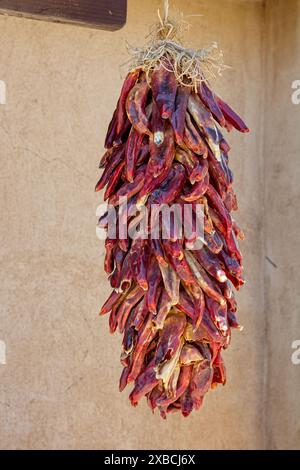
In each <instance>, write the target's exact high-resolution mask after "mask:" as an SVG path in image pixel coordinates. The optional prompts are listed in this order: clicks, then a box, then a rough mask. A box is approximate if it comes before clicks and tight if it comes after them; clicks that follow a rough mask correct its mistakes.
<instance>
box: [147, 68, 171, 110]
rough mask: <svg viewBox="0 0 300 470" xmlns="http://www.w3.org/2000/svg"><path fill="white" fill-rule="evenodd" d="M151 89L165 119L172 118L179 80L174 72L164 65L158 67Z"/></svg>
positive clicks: (152, 78) (154, 73) (153, 76)
mask: <svg viewBox="0 0 300 470" xmlns="http://www.w3.org/2000/svg"><path fill="white" fill-rule="evenodd" d="M151 89H152V94H153V99H154V101H155V103H156V104H157V106H158V109H159V111H160V114H161V117H162V118H163V119H171V117H172V114H173V112H174V109H175V98H176V92H177V82H176V78H175V75H174V73H173V72H169V71H168V70H167V69H166V68H165V66H164V65H160V67H157V68H156V69H155V70H154V72H153V73H152V77H151Z"/></svg>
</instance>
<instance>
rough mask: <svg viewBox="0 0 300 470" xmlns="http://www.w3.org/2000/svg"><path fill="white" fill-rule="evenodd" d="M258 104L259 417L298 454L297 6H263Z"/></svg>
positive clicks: (277, 442)
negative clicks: (261, 177)
mask: <svg viewBox="0 0 300 470" xmlns="http://www.w3.org/2000/svg"><path fill="white" fill-rule="evenodd" d="M266 14H267V25H268V29H267V37H266V46H267V47H266V64H267V75H266V86H265V90H266V104H265V121H266V126H265V147H264V158H265V199H264V200H265V226H264V243H265V254H266V256H268V257H269V258H270V259H271V260H272V261H273V262H274V263H275V265H276V267H274V266H272V264H270V263H269V262H266V266H265V273H266V291H265V293H266V296H265V315H266V321H267V325H266V326H267V328H266V332H267V340H266V343H267V350H268V364H267V387H266V416H267V422H266V426H267V442H266V445H267V446H268V447H269V448H274V449H281V448H284V449H289V448H294V449H299V448H300V365H294V364H293V363H292V361H291V360H290V357H291V354H292V352H293V350H292V349H291V348H292V343H293V342H294V341H296V340H298V341H299V340H300V289H299V284H300V236H299V229H300V224H299V220H300V205H299V200H300V184H299V181H300V160H299V158H300V134H299V129H300V104H298V105H296V104H293V102H292V100H291V95H292V92H293V90H292V89H291V85H292V83H293V82H294V81H295V80H300V1H295V0H288V1H271V0H269V1H268V2H267V7H266Z"/></svg>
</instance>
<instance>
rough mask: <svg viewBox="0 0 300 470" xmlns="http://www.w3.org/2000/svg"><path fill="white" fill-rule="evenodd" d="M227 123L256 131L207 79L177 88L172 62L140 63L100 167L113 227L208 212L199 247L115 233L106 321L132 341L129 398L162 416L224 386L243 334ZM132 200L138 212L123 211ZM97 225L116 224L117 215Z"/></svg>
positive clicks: (187, 408) (125, 351)
mask: <svg viewBox="0 0 300 470" xmlns="http://www.w3.org/2000/svg"><path fill="white" fill-rule="evenodd" d="M221 128H225V129H226V130H227V131H231V130H232V129H233V128H235V129H237V130H238V131H240V132H248V128H247V126H246V125H245V124H244V122H243V121H242V120H241V118H240V117H239V116H238V115H237V114H236V113H235V112H234V111H233V110H232V108H231V107H230V106H228V105H227V104H226V103H225V102H224V101H223V100H222V99H221V98H220V97H219V96H217V95H216V94H215V93H214V92H213V91H212V90H211V88H210V86H209V84H208V82H207V81H206V80H205V79H204V77H202V80H201V81H199V83H198V85H197V89H196V90H195V89H194V88H193V87H192V86H188V84H187V86H184V84H183V83H182V81H181V83H178V81H177V80H176V76H175V73H174V71H172V63H171V59H169V58H168V57H165V63H162V62H161V61H160V62H159V63H158V64H157V66H156V67H155V68H154V69H153V70H152V71H151V73H150V75H148V74H146V73H145V71H144V70H143V67H138V68H137V69H135V70H133V71H131V72H130V73H129V74H128V76H127V78H126V79H125V82H124V84H123V88H122V91H121V95H120V98H119V101H118V104H117V107H116V110H115V112H114V115H113V118H112V121H111V123H110V125H109V129H108V133H107V137H106V141H105V147H106V149H107V151H106V153H105V154H104V156H103V157H102V159H101V162H100V168H104V171H103V174H102V176H101V178H100V180H99V182H98V183H97V185H96V190H97V191H99V190H101V189H103V188H104V187H105V186H106V191H105V195H104V199H105V200H106V201H108V203H109V205H110V206H113V207H114V208H115V211H116V220H115V223H116V226H119V225H121V224H125V226H127V227H128V226H130V224H131V225H132V224H133V225H134V224H136V223H138V221H139V220H140V218H139V214H140V211H141V208H142V206H146V207H147V208H148V209H149V212H148V213H149V214H151V212H152V214H153V211H154V209H153V207H157V205H161V204H164V205H169V206H170V205H172V204H177V205H179V206H182V207H183V206H184V205H189V206H190V207H191V208H192V214H194V215H195V213H196V212H195V211H194V208H195V207H196V205H197V204H201V205H202V207H203V236H202V244H201V246H200V247H199V246H197V248H194V249H193V246H194V245H193V242H195V239H193V240H191V239H190V238H187V237H186V236H185V234H183V235H182V236H181V237H177V238H176V237H170V238H164V237H163V236H162V231H161V228H160V229H159V236H158V238H154V239H153V238H151V237H139V236H137V237H135V238H133V239H131V238H130V237H129V236H127V237H119V236H118V234H116V236H115V237H110V236H108V237H107V239H106V242H105V246H106V257H105V271H106V273H107V274H108V275H109V279H110V284H111V286H112V288H113V292H112V293H111V295H110V297H109V298H108V300H107V301H106V302H105V304H104V305H103V307H102V309H101V315H104V314H106V313H109V314H110V317H109V325H110V331H111V332H115V331H116V329H117V328H118V329H119V331H120V332H121V333H123V335H124V336H123V345H122V354H121V362H122V364H123V366H124V369H123V373H122V375H121V379H120V390H123V389H124V388H125V387H126V385H127V384H130V383H132V384H133V390H132V392H131V394H130V400H131V403H132V404H133V405H134V406H135V405H137V403H138V401H139V400H140V399H141V397H143V396H146V397H147V400H148V403H149V405H150V407H151V408H152V409H155V408H158V410H159V411H160V414H161V416H162V417H166V415H167V413H170V412H173V411H181V413H182V414H183V416H188V415H189V414H190V413H191V411H192V410H193V409H198V408H200V407H201V405H202V402H203V398H204V395H205V394H206V392H207V391H208V390H209V389H210V388H214V387H215V386H217V384H225V382H226V374H225V366H224V362H223V359H222V356H221V351H222V349H226V348H227V347H228V345H229V343H230V338H231V329H232V328H240V327H239V324H238V321H237V318H236V311H237V305H236V300H235V296H234V293H233V289H232V286H234V287H235V288H236V289H239V288H240V286H241V285H242V284H243V283H244V280H243V276H242V256H241V253H240V251H239V248H238V242H237V239H238V238H240V239H242V238H243V233H242V231H241V230H240V228H239V227H238V225H237V223H236V222H235V221H234V219H233V218H232V215H231V212H232V211H234V210H236V209H237V200H236V196H235V193H234V191H233V188H232V182H233V175H232V172H231V170H230V169H229V167H228V152H229V150H230V147H229V145H228V143H227V142H226V140H225V139H224V137H223V135H222V133H221V130H220V129H221ZM124 197H126V198H127V206H128V207H129V208H130V209H132V208H134V209H135V211H133V212H130V211H129V210H128V207H127V211H126V212H125V213H124V211H122V198H124ZM120 201H121V202H120ZM193 211H194V212H193ZM130 214H134V215H130ZM156 222H157V223H159V222H158V221H156ZM163 223H164V222H163V221H162V224H163ZM190 223H191V224H192V223H193V221H192V220H191V221H190ZM99 225H100V226H101V227H104V228H106V229H107V227H108V212H107V213H105V214H104V216H102V217H101V219H100V221H99ZM198 241H199V240H198Z"/></svg>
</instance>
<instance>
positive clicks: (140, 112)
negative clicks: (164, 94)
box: [126, 76, 151, 135]
mask: <svg viewBox="0 0 300 470" xmlns="http://www.w3.org/2000/svg"><path fill="white" fill-rule="evenodd" d="M148 94H149V86H148V83H147V80H146V78H145V77H144V76H142V78H141V79H140V81H139V82H138V83H137V84H136V85H135V86H134V88H133V89H132V90H131V92H130V93H129V95H128V98H127V101H126V112H127V116H128V119H129V121H130V122H131V124H132V125H133V127H134V128H135V129H136V130H137V131H138V132H139V133H140V134H147V135H151V132H150V130H149V127H150V124H149V120H148V118H147V116H146V102H147V97H148Z"/></svg>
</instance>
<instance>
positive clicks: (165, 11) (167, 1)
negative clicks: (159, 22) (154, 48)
mask: <svg viewBox="0 0 300 470" xmlns="http://www.w3.org/2000/svg"><path fill="white" fill-rule="evenodd" d="M164 13H165V14H164V22H165V24H167V22H168V16H169V0H164Z"/></svg>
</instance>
